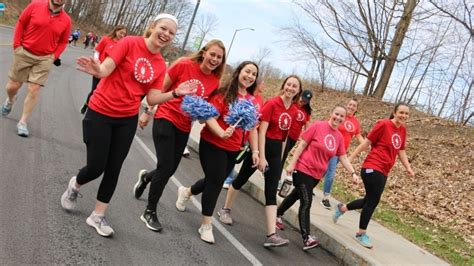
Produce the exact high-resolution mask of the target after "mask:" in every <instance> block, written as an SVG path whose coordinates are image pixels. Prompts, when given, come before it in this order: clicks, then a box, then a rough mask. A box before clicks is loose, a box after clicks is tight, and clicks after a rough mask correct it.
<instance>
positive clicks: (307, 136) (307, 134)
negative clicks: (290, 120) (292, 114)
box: [300, 123, 317, 144]
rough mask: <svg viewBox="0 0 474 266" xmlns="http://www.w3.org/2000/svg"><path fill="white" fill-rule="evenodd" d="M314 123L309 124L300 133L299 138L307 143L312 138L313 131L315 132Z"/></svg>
mask: <svg viewBox="0 0 474 266" xmlns="http://www.w3.org/2000/svg"><path fill="white" fill-rule="evenodd" d="M316 127H317V125H316V123H313V124H311V125H310V126H309V127H308V128H307V129H306V130H305V131H303V133H301V135H300V138H301V139H303V140H304V141H305V142H306V144H309V143H310V142H311V140H312V139H313V136H314V132H316Z"/></svg>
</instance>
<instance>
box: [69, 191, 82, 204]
mask: <svg viewBox="0 0 474 266" xmlns="http://www.w3.org/2000/svg"><path fill="white" fill-rule="evenodd" d="M77 198H82V194H81V193H79V191H75V190H73V189H71V190H70V192H69V200H71V201H75V200H76V199H77Z"/></svg>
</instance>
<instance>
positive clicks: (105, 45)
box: [95, 36, 117, 62]
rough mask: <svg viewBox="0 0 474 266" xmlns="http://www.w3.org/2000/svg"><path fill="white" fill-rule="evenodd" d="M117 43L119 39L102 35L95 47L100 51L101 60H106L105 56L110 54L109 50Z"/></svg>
mask: <svg viewBox="0 0 474 266" xmlns="http://www.w3.org/2000/svg"><path fill="white" fill-rule="evenodd" d="M116 43H117V41H116V40H114V39H110V38H109V37H107V36H104V37H102V39H101V40H100V42H99V43H98V44H97V46H96V47H95V50H96V51H97V52H98V53H99V61H100V62H104V60H105V58H106V57H107V55H108V52H109V51H110V49H112V48H113V47H114V45H115V44H116Z"/></svg>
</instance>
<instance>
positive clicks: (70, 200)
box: [61, 176, 82, 211]
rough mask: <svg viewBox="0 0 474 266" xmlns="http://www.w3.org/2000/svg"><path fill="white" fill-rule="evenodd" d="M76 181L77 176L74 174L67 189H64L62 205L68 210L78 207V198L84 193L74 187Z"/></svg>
mask: <svg viewBox="0 0 474 266" xmlns="http://www.w3.org/2000/svg"><path fill="white" fill-rule="evenodd" d="M75 183H76V177H75V176H73V177H71V180H69V183H68V185H67V189H66V191H64V193H63V195H62V196H61V206H62V207H63V208H64V209H65V210H68V211H72V210H74V209H76V204H77V198H78V197H82V195H81V194H80V193H79V190H77V189H76V188H75V187H74V184H75Z"/></svg>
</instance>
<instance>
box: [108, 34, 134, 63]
mask: <svg viewBox="0 0 474 266" xmlns="http://www.w3.org/2000/svg"><path fill="white" fill-rule="evenodd" d="M129 43H130V39H129V38H127V37H125V38H123V39H122V40H121V41H120V42H118V43H117V44H116V45H114V48H112V49H110V50H109V51H108V52H107V56H109V57H110V58H112V60H114V63H115V65H116V66H117V65H119V64H120V63H121V62H122V60H123V59H124V58H125V56H126V55H127V54H128V51H129V50H130V49H129V48H130V45H129Z"/></svg>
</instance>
